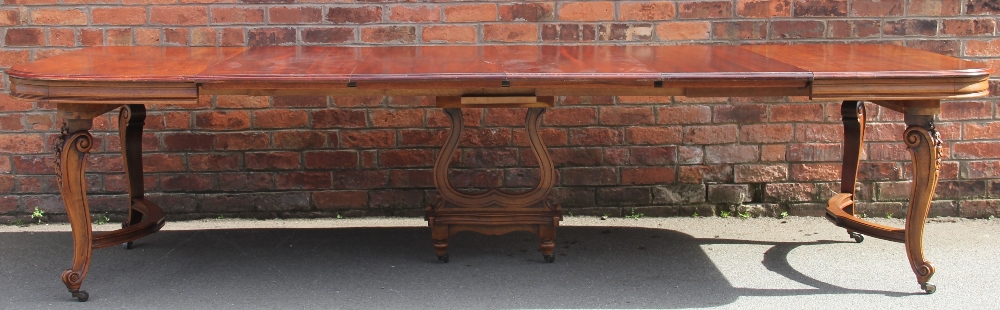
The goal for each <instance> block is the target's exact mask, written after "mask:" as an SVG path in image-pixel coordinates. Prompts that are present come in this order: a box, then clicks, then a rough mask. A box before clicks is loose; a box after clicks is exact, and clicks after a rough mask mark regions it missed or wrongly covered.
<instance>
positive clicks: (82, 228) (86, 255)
mask: <svg viewBox="0 0 1000 310" xmlns="http://www.w3.org/2000/svg"><path fill="white" fill-rule="evenodd" d="M92 126H93V122H92V119H91V118H84V119H67V120H66V123H65V124H64V125H63V129H62V135H61V136H60V137H59V141H60V142H61V143H60V144H59V145H57V146H56V149H55V150H56V173H57V175H56V181H57V182H58V183H59V192H60V193H61V194H62V198H63V203H64V204H65V205H66V216H67V217H68V218H69V223H70V225H71V226H72V228H73V266H72V267H70V268H69V269H66V270H65V271H63V273H62V280H63V283H65V284H66V288H67V289H69V291H70V293H72V294H73V297H75V298H76V299H77V300H79V301H87V299H88V298H89V296H88V294H87V291H83V290H80V285H81V284H83V279H84V278H85V277H86V276H87V269H88V268H89V267H90V257H91V251H92V249H93V246H92V238H91V237H92V232H91V226H90V207H89V206H88V205H87V183H86V180H85V179H84V169H83V168H84V164H85V161H86V158H87V154H88V153H89V152H90V149H91V147H93V145H94V137H93V136H91V135H90V132H89V130H90V128H91V127H92Z"/></svg>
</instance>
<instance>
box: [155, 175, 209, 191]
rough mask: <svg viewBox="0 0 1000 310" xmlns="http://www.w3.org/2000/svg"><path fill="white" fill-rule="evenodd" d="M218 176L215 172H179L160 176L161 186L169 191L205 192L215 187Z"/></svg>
mask: <svg viewBox="0 0 1000 310" xmlns="http://www.w3.org/2000/svg"><path fill="white" fill-rule="evenodd" d="M217 179H218V178H217V177H216V176H215V175H214V174H177V175H167V176H164V177H162V178H160V186H161V187H162V188H163V190H164V191H167V192H205V191H210V190H214V189H215V185H216V184H217V183H218V180H217Z"/></svg>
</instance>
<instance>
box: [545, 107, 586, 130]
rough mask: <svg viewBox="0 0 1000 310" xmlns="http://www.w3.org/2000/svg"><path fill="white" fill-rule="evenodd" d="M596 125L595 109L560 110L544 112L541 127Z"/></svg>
mask: <svg viewBox="0 0 1000 310" xmlns="http://www.w3.org/2000/svg"><path fill="white" fill-rule="evenodd" d="M595 124H597V109H596V108H562V109H551V110H549V111H546V112H545V115H544V116H543V118H542V125H543V126H586V125H595Z"/></svg>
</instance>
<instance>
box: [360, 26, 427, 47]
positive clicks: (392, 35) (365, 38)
mask: <svg viewBox="0 0 1000 310" xmlns="http://www.w3.org/2000/svg"><path fill="white" fill-rule="evenodd" d="M416 41H417V27H414V26H374V27H364V28H361V42H366V43H414V42H416Z"/></svg>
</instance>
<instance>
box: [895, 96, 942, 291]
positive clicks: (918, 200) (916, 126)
mask: <svg viewBox="0 0 1000 310" xmlns="http://www.w3.org/2000/svg"><path fill="white" fill-rule="evenodd" d="M933 120H934V116H933V115H906V125H907V126H908V127H907V128H906V132H905V133H904V134H903V141H904V142H906V146H907V147H908V148H909V149H910V154H911V155H912V156H913V188H912V189H911V191H910V205H909V208H908V210H909V211H907V214H906V228H905V235H904V237H905V244H906V254H907V257H908V258H909V260H910V267H911V268H912V269H913V273H915V274H916V275H917V282H918V283H920V287H921V288H922V289H923V290H924V291H925V292H927V293H934V291H935V290H936V289H937V288H936V287H935V286H934V284H931V283H930V282H929V281H930V279H931V276H933V275H934V266H933V265H931V262H929V261H927V259H926V258H925V257H924V247H923V239H924V223H925V222H926V221H927V213H928V212H929V211H930V206H931V199H932V198H933V197H934V189H935V188H936V187H937V182H938V174H939V172H940V170H941V138H940V137H939V136H938V133H937V131H935V130H934V123H933Z"/></svg>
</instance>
